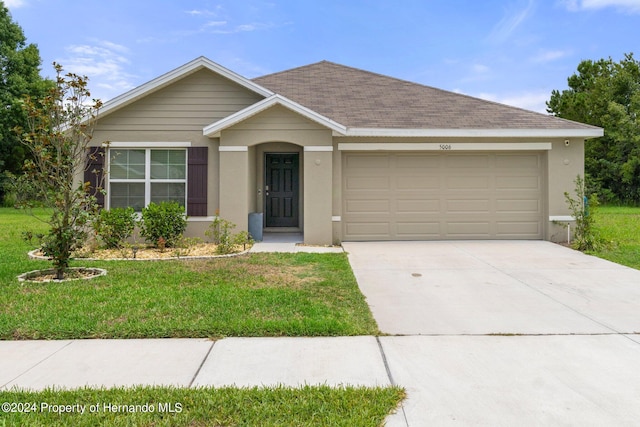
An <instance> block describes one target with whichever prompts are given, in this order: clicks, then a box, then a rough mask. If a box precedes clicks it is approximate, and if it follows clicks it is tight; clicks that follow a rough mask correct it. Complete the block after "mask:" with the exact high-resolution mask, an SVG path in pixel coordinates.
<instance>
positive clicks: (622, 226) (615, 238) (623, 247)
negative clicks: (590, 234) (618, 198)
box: [591, 206, 640, 269]
mask: <svg viewBox="0 0 640 427" xmlns="http://www.w3.org/2000/svg"><path fill="white" fill-rule="evenodd" d="M596 215H597V216H596V220H595V224H596V230H597V231H598V233H599V235H600V236H601V237H602V238H603V239H604V240H605V241H606V242H607V244H606V245H605V246H604V247H603V248H601V249H599V250H597V251H594V252H591V254H592V255H596V256H598V257H600V258H604V259H607V260H609V261H613V262H617V263H618V264H622V265H626V266H629V267H632V268H636V269H640V208H635V207H618V206H600V207H598V210H597V214H596Z"/></svg>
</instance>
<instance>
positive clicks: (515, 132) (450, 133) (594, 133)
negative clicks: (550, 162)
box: [346, 128, 604, 138]
mask: <svg viewBox="0 0 640 427" xmlns="http://www.w3.org/2000/svg"><path fill="white" fill-rule="evenodd" d="M603 135H604V129H601V128H593V129H383V128H349V129H348V130H347V133H346V136H368V137H380V136H382V137H441V138H468V137H483V138H597V137H600V136H603Z"/></svg>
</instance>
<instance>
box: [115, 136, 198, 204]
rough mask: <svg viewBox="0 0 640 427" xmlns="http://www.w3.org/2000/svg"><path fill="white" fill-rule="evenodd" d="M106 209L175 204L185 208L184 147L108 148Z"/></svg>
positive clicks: (185, 171)
mask: <svg viewBox="0 0 640 427" xmlns="http://www.w3.org/2000/svg"><path fill="white" fill-rule="evenodd" d="M108 180H109V187H108V190H107V194H108V197H109V205H108V206H109V208H120V207H132V208H134V209H135V210H136V211H137V212H140V211H141V210H142V208H144V207H145V206H147V205H148V204H149V203H151V202H153V203H160V202H163V201H175V202H178V203H179V204H180V205H182V206H186V199H187V150H186V149H185V148H146V147H141V148H110V149H109V174H108Z"/></svg>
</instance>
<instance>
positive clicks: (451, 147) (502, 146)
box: [338, 142, 552, 152]
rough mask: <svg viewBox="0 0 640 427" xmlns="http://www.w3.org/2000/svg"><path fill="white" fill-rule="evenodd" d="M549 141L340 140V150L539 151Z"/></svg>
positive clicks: (549, 148)
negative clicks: (438, 141)
mask: <svg viewBox="0 0 640 427" xmlns="http://www.w3.org/2000/svg"><path fill="white" fill-rule="evenodd" d="M551 145H552V144H551V143H550V142H505V143H502V142H477V143H476V142H446V143H437V142H342V143H339V144H338V150H340V151H444V152H448V151H522V150H526V151H541V150H551Z"/></svg>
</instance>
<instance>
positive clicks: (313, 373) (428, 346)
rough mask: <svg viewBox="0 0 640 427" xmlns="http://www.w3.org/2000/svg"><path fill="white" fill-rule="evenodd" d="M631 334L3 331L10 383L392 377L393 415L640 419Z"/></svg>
mask: <svg viewBox="0 0 640 427" xmlns="http://www.w3.org/2000/svg"><path fill="white" fill-rule="evenodd" d="M630 338H632V337H631V336H627V335H619V334H612V335H584V336H515V337H513V336H508V337H507V336H404V337H400V336H396V337H379V338H376V337H371V336H359V337H334V338H225V339H222V340H219V341H215V342H214V341H209V340H206V339H146V340H135V339H134V340H72V341H0V360H1V361H2V363H1V364H0V390H10V389H12V388H19V389H34V390H42V389H44V388H47V387H56V388H77V387H83V386H91V387H101V386H104V387H114V386H134V385H139V384H146V385H173V386H180V387H198V386H216V387H222V386H231V385H235V386H240V387H245V386H274V385H279V384H282V385H286V386H291V387H299V386H303V385H307V384H309V385H321V384H328V385H331V386H340V385H355V386H386V385H390V384H399V385H401V386H403V387H405V388H406V389H407V392H408V398H407V400H406V401H405V402H404V403H403V406H402V407H401V408H399V409H398V411H397V412H396V413H395V414H392V415H390V416H389V417H387V420H386V423H387V424H386V425H388V426H403V427H404V426H422V425H481V426H484V425H486V426H509V425H520V426H538V425H545V426H548V425H581V426H589V425H594V426H595V425H598V426H600V425H616V426H625V425H629V426H631V425H637V420H638V419H640V405H638V402H639V401H640V344H638V343H637V342H635V341H633V340H632V339H630Z"/></svg>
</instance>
